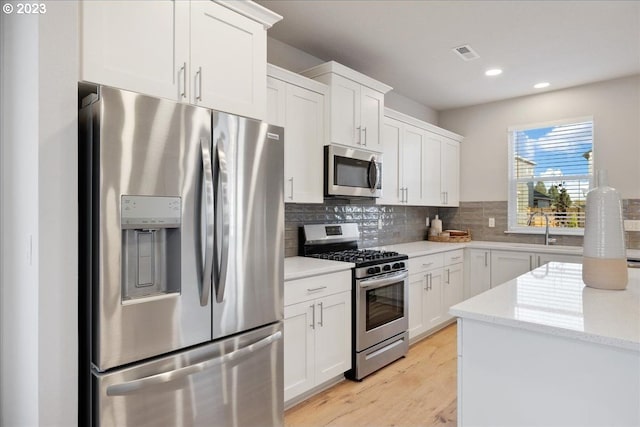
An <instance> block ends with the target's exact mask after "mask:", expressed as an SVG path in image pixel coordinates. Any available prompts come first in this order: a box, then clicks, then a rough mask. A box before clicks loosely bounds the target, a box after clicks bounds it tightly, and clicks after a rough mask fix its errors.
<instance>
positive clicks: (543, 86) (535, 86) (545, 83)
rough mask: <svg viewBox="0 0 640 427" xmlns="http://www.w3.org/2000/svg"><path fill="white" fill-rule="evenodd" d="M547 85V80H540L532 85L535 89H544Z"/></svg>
mask: <svg viewBox="0 0 640 427" xmlns="http://www.w3.org/2000/svg"><path fill="white" fill-rule="evenodd" d="M547 86H549V82H540V83H536V84H534V85H533V87H534V88H536V89H544V88H545V87H547Z"/></svg>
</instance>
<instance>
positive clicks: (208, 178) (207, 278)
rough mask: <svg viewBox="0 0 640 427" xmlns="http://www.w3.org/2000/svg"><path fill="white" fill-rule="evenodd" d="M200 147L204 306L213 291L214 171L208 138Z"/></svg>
mask: <svg viewBox="0 0 640 427" xmlns="http://www.w3.org/2000/svg"><path fill="white" fill-rule="evenodd" d="M200 149H201V151H202V169H203V172H204V195H203V199H204V200H202V202H201V203H204V205H205V237H204V239H205V242H204V243H205V244H204V265H203V269H202V270H203V271H202V293H201V294H200V305H201V306H202V307H204V306H206V305H207V304H208V303H209V293H210V292H211V271H212V269H213V243H214V242H213V225H214V224H213V215H214V212H213V197H214V188H213V171H212V169H211V149H210V143H209V141H208V139H207V138H201V139H200Z"/></svg>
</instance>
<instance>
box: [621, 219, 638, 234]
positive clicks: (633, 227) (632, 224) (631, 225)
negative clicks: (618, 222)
mask: <svg viewBox="0 0 640 427" xmlns="http://www.w3.org/2000/svg"><path fill="white" fill-rule="evenodd" d="M624 229H625V230H626V231H640V219H625V220H624Z"/></svg>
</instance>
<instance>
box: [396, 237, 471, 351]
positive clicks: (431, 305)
mask: <svg viewBox="0 0 640 427" xmlns="http://www.w3.org/2000/svg"><path fill="white" fill-rule="evenodd" d="M463 254H464V252H463V250H462V249H459V250H455V251H449V252H443V253H439V254H433V255H425V256H420V257H415V258H410V259H409V339H412V338H415V337H417V336H419V335H422V334H424V333H426V332H428V331H429V330H431V329H434V328H436V327H438V326H440V325H441V324H443V323H444V322H447V321H449V320H450V319H451V316H450V315H449V308H450V307H451V306H452V305H455V304H457V303H459V302H460V301H462V300H463V296H464V295H463V282H464V275H463V272H464V269H463V265H464V264H463V261H464V255H463Z"/></svg>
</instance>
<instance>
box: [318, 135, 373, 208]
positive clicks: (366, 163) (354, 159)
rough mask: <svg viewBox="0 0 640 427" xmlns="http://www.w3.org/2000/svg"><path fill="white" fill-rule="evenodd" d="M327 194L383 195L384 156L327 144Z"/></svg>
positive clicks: (325, 184)
mask: <svg viewBox="0 0 640 427" xmlns="http://www.w3.org/2000/svg"><path fill="white" fill-rule="evenodd" d="M324 194H325V196H346V197H354V196H363V197H381V196H382V155H381V154H379V153H374V152H371V151H365V150H356V149H353V148H347V147H341V146H339V145H325V147H324Z"/></svg>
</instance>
